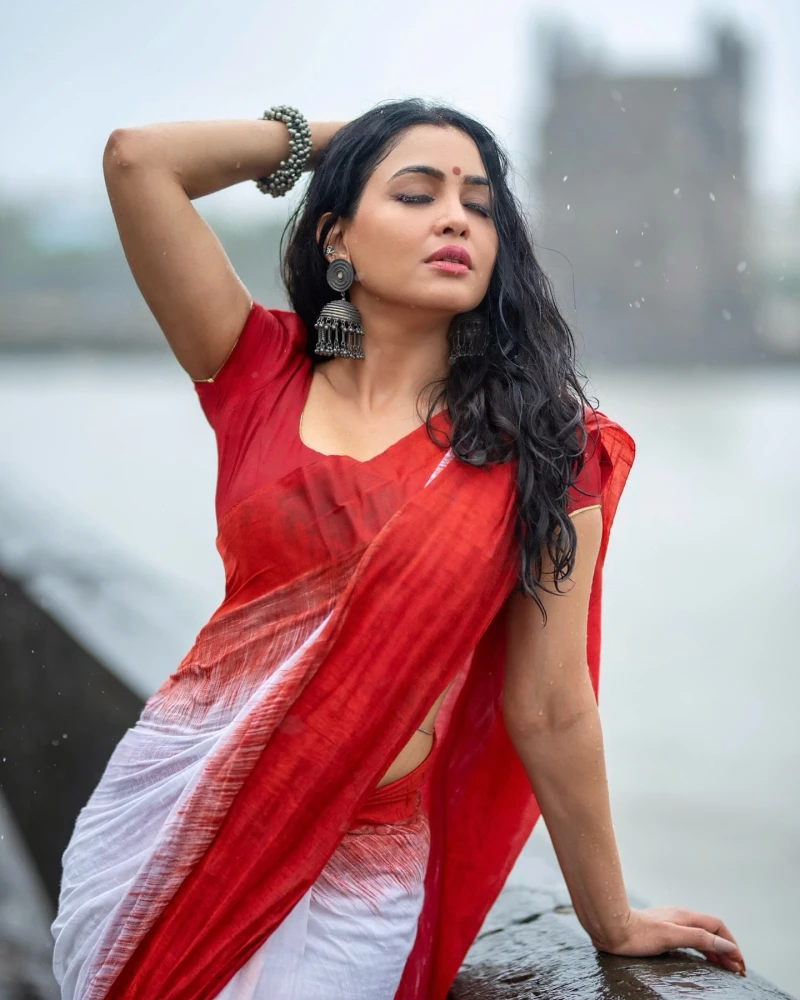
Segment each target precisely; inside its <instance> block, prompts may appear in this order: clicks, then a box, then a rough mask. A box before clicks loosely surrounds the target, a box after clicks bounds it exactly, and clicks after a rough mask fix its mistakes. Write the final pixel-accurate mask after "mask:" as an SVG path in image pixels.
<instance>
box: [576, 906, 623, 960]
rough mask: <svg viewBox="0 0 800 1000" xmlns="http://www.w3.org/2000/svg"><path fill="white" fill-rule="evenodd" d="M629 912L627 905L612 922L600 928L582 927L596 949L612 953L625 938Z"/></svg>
mask: <svg viewBox="0 0 800 1000" xmlns="http://www.w3.org/2000/svg"><path fill="white" fill-rule="evenodd" d="M631 913H632V911H631V908H630V907H628V908H627V909H626V910H625V912H624V913H623V914H622V915H621V916H620V918H618V919H616V920H615V921H614V923H613V924H609V925H607V926H604V927H601V928H598V927H584V930H585V931H586V933H587V934H588V935H589V938H590V939H591V942H592V944H593V945H594V947H595V948H596V949H597V950H598V951H607V952H610V953H612V954H613V953H614V952H615V951H616V950H617V949H618V948H619V947H621V945H622V944H623V942H624V941H626V940H627V936H628V927H629V925H630V920H631Z"/></svg>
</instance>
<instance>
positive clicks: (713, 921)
mask: <svg viewBox="0 0 800 1000" xmlns="http://www.w3.org/2000/svg"><path fill="white" fill-rule="evenodd" d="M670 920H671V921H672V923H673V924H681V925H682V926H683V927H701V928H702V929H703V930H704V931H710V933H711V934H717V935H719V936H720V937H723V938H725V939H726V940H727V941H730V942H732V943H733V944H735V945H736V947H737V948H738V947H739V943H738V941H737V940H736V938H735V937H734V936H733V934H731V932H730V931H729V930H728V928H727V927H726V926H725V924H724V923H723V922H722V921H721V920H720V919H719V917H714V916H712V915H711V914H710V913H697V912H695V911H694V910H685V909H683V908H682V907H679V906H678V907H675V908H674V911H673V914H672V915H671V916H670Z"/></svg>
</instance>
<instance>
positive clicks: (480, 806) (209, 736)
mask: <svg viewBox="0 0 800 1000" xmlns="http://www.w3.org/2000/svg"><path fill="white" fill-rule="evenodd" d="M287 124H288V125H289V128H288V129H287ZM306 168H310V169H313V171H314V173H313V176H312V179H311V183H310V185H309V188H308V191H307V193H306V194H305V197H304V199H303V201H302V203H301V205H300V207H299V208H298V211H297V214H296V216H295V218H294V226H293V229H292V233H291V238H290V240H289V243H288V245H287V247H286V249H285V254H284V258H283V274H284V280H285V284H286V287H287V290H288V293H289V298H290V301H291V303H292V305H293V307H294V309H293V311H286V310H280V309H267V308H265V307H264V306H262V305H261V304H260V303H257V302H254V301H253V300H252V299H251V297H250V295H249V293H248V291H247V290H246V289H245V288H244V287H243V285H242V283H241V282H240V281H239V280H238V278H237V276H236V275H235V274H234V273H233V271H232V269H231V267H230V265H229V263H228V261H227V259H226V257H225V254H224V253H223V251H222V249H221V247H220V246H219V244H218V243H217V241H216V239H215V238H214V236H213V234H212V233H211V231H210V230H209V229H208V227H207V226H206V225H205V223H204V222H203V220H202V219H201V218H200V216H199V215H198V214H197V213H196V211H195V209H194V208H193V206H192V200H193V199H195V198H198V197H201V196H202V195H206V194H210V193H211V192H213V191H217V190H219V189H221V188H224V187H226V186H229V185H231V184H234V183H236V182H238V181H242V180H245V179H250V180H257V181H258V183H259V187H260V188H261V190H262V191H264V192H265V193H266V192H269V193H272V194H273V195H279V194H282V193H284V192H285V191H286V190H287V189H288V187H290V186H291V184H292V183H294V181H296V179H297V177H298V176H299V174H300V172H301V171H302V170H304V169H306ZM104 169H105V176H106V183H107V187H108V190H109V195H110V199H111V205H112V208H113V211H114V216H115V219H116V222H117V226H118V228H119V233H120V237H121V240H122V244H123V247H124V250H125V254H126V256H127V259H128V261H129V264H130V266H131V270H132V272H133V275H134V277H135V279H136V281H137V284H138V286H139V288H140V289H141V291H142V294H143V296H144V298H145V299H146V301H147V303H148V305H149V306H150V308H151V310H152V311H153V314H154V315H155V317H156V319H157V321H158V323H159V325H160V326H161V328H162V330H163V331H164V334H165V336H166V338H167V340H168V342H169V344H170V347H171V348H172V350H173V351H174V353H175V356H176V358H177V359H178V361H179V363H180V364H181V365H182V367H183V368H184V369H185V371H186V372H187V374H188V375H189V376H190V377H191V378H192V379H193V380H194V381H195V385H196V390H197V393H198V396H199V401H200V403H201V405H202V407H203V410H204V412H205V414H206V417H207V418H208V421H209V423H210V424H211V426H212V427H213V429H214V432H215V434H216V439H217V445H218V454H219V473H218V485H217V496H216V504H217V518H218V525H219V533H218V538H217V546H218V549H219V551H220V554H221V556H222V559H223V562H224V564H225V571H226V590H225V597H224V600H223V602H222V604H221V605H220V607H219V608H218V609H217V611H215V612H214V614H213V615H212V617H211V619H210V621H209V622H208V623H207V624H206V625H205V626H204V627H203V629H202V630H201V631H200V633H199V635H198V636H197V639H196V641H195V643H194V645H193V646H192V649H191V650H190V651H189V652H188V653H187V655H186V657H185V658H184V660H183V661H182V662H181V664H180V665H179V666H178V668H177V670H176V671H175V673H173V674H172V675H171V676H170V677H169V678H167V680H166V681H165V682H164V684H163V685H162V686H161V688H160V689H159V690H158V691H157V692H156V693H155V694H154V695H153V696H152V698H150V700H149V701H148V702H147V704H146V706H145V708H144V710H143V712H142V715H141V717H140V719H139V721H138V722H137V724H136V726H134V727H133V728H132V729H130V730H128V732H127V733H126V735H125V736H124V737H123V739H122V741H121V742H120V744H119V745H118V746H117V748H116V749H115V751H114V754H113V755H112V757H111V760H110V761H109V764H108V767H107V768H106V771H105V773H104V775H103V777H102V779H101V781H100V783H99V785H98V787H97V789H96V790H95V792H94V793H93V795H92V797H91V799H90V801H89V802H88V803H87V805H86V806H85V808H84V809H83V810H82V811H81V814H80V816H79V817H78V821H77V823H76V827H75V831H74V833H73V836H72V839H71V841H70V844H69V846H68V848H67V851H66V852H65V855H64V875H63V880H62V889H61V898H60V904H59V912H58V915H57V917H56V919H55V921H54V924H53V933H54V936H55V939H56V947H55V960H54V962H55V971H56V975H57V978H58V979H59V982H60V983H61V988H62V995H63V996H64V997H68V998H71V1000H72V998H74V1000H77V998H78V997H80V998H82V1000H87V998H88V1000H99V998H101V997H102V998H119V997H139V998H148V1000H149V998H152V1000H155V998H158V1000H178V998H180V1000H190V998H191V1000H195V998H201V997H202V998H212V997H216V998H219V1000H264V998H269V1000H272V998H289V1000H292V998H297V1000H301V998H302V1000H315V998H323V997H324V998H326V1000H337V998H342V1000H344V998H348V1000H352V998H355V1000H390V998H392V997H397V998H402V1000H412V998H435V1000H443V998H444V997H445V995H446V993H447V989H448V987H449V985H450V983H451V981H452V979H453V978H454V976H455V975H456V973H457V971H458V968H459V965H460V963H461V961H462V959H463V957H464V955H465V954H466V951H467V950H468V948H469V946H470V944H471V942H472V941H473V939H474V937H475V935H476V934H477V932H478V930H479V928H480V925H481V923H482V921H483V918H484V917H485V915H486V913H487V911H488V909H489V907H490V906H491V904H492V903H493V901H494V900H495V898H496V897H497V894H498V893H499V891H500V889H501V888H502V885H503V882H504V879H505V878H506V876H507V874H508V872H509V870H510V868H511V866H512V864H513V862H514V860H515V859H516V857H517V855H518V853H519V851H520V849H521V848H522V846H523V844H524V842H525V840H526V839H527V837H528V836H529V834H530V832H531V830H532V828H533V826H534V823H535V822H536V820H537V819H538V817H539V815H540V811H541V813H542V814H543V815H544V817H545V819H546V822H547V825H548V829H549V831H550V833H551V835H552V838H553V841H554V844H555V847H556V851H557V854H558V858H559V861H560V864H561V866H562V869H563V872H564V876H565V879H566V882H567V885H568V887H569V890H570V893H571V895H572V899H573V902H574V906H575V910H576V912H577V914H578V916H579V918H580V920H581V923H582V924H583V926H584V927H585V929H586V930H587V932H588V934H589V935H590V937H591V940H592V942H593V943H594V945H595V947H597V948H598V949H601V950H604V951H609V952H614V953H617V954H622V955H652V954H658V953H660V952H662V951H665V950H667V949H669V948H674V947H678V946H689V947H694V948H698V949H700V950H702V951H704V953H705V954H706V955H707V957H708V958H709V959H711V960H713V961H716V962H718V963H719V964H721V965H723V966H725V967H726V968H728V969H731V970H736V971H743V968H744V963H743V959H742V956H741V953H740V951H739V949H738V947H737V945H736V943H735V942H734V940H733V938H732V937H731V935H730V932H729V931H728V930H727V928H726V927H725V926H724V924H722V922H721V921H719V920H718V919H716V918H714V917H712V916H708V915H705V914H700V913H694V912H692V911H689V910H685V909H681V908H678V907H665V908H657V909H647V910H635V909H632V908H630V907H629V906H628V903H627V899H626V894H625V889H624V885H623V882H622V876H621V872H620V866H619V860H618V856H617V850H616V846H615V842H614V837H613V831H612V826H611V819H610V815H609V803H608V795H607V790H606V782H605V770H604V764H603V757H602V739H601V732H600V724H599V717H598V713H597V704H596V698H597V690H598V670H599V643H600V617H599V616H600V596H601V574H602V566H603V560H604V557H605V551H606V546H607V544H608V537H609V531H610V527H611V523H612V520H613V517H614V512H615V509H616V505H617V502H618V500H619V496H620V494H621V491H622V488H623V485H624V482H625V479H626V477H627V474H628V471H629V469H630V466H631V463H632V461H633V450H634V449H633V442H632V441H631V439H630V437H629V436H628V435H627V434H626V432H625V431H624V430H623V429H622V428H621V427H620V426H619V425H617V424H615V423H614V422H613V421H611V420H609V419H608V418H607V417H605V416H604V415H603V414H602V413H600V412H598V411H594V410H592V408H591V407H589V406H588V403H587V401H586V399H585V397H584V395H583V391H582V388H581V385H580V382H579V379H578V377H577V374H576V366H575V359H574V345H573V341H572V337H571V334H570V331H569V329H568V328H567V326H566V324H565V323H564V320H563V319H562V317H561V316H560V314H559V312H558V310H557V308H556V306H555V304H554V300H553V297H552V293H551V290H550V286H549V284H548V282H547V280H546V278H545V276H544V274H543V273H542V271H541V269H540V267H539V265H538V263H537V261H536V258H535V256H534V253H533V249H532V243H531V240H530V237H529V235H528V232H527V230H526V227H525V223H524V219H523V214H522V212H521V210H520V208H519V206H518V204H517V203H516V201H515V199H514V197H513V195H512V193H511V191H510V189H509V186H508V182H507V176H508V162H507V158H506V156H505V154H504V153H503V151H502V150H501V149H500V148H499V147H498V145H497V142H496V140H495V139H494V137H493V136H492V135H491V133H490V132H489V131H488V130H487V129H486V128H484V127H483V126H481V125H480V124H478V123H477V122H475V121H474V120H473V119H471V118H469V117H467V116H465V115H463V114H461V113H459V112H457V111H455V110H452V109H449V108H446V107H430V106H428V105H426V104H425V103H423V102H421V101H416V100H407V101H397V102H388V103H385V104H382V105H379V106H378V107H376V108H373V109H372V110H371V111H369V112H367V113H366V114H364V115H362V116H361V117H360V118H358V119H356V120H355V121H353V122H350V123H347V124H345V123H313V124H312V125H311V126H310V127H309V126H307V123H306V122H305V119H303V118H302V116H301V115H300V114H299V112H295V111H294V109H286V108H282V109H272V111H271V112H265V120H261V121H258V122H248V121H230V122H198V123H192V122H182V123H176V124H169V125H158V126H150V127H147V128H143V129H133V130H122V131H116V132H114V133H113V134H112V135H111V137H110V139H109V142H108V145H107V148H106V154H105V158H104ZM331 289H333V292H332V291H331ZM348 292H349V300H348V299H347V297H346V294H347V293H348ZM337 295H338V298H337ZM314 331H316V338H315V336H314ZM321 359H322V360H321ZM423 414H424V416H423ZM587 845H591V849H590V850H587Z"/></svg>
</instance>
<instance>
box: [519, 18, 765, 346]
mask: <svg viewBox="0 0 800 1000" xmlns="http://www.w3.org/2000/svg"><path fill="white" fill-rule="evenodd" d="M713 47H714V52H715V58H714V60H713V64H712V65H711V66H710V68H709V69H708V70H707V72H705V73H699V74H697V75H692V76H686V75H678V74H674V75H673V74H669V75H652V76H645V75H631V76H618V75H613V74H611V73H609V72H606V70H605V69H604V68H603V66H602V65H601V64H600V61H599V60H598V59H596V58H595V57H593V56H590V55H587V53H586V52H585V51H583V50H582V48H581V45H580V44H579V43H578V42H577V41H576V40H575V38H574V36H572V35H571V34H570V33H569V32H568V31H565V30H563V29H561V30H559V31H557V32H554V33H551V35H550V37H549V40H548V41H547V42H546V56H547V65H548V69H547V72H548V78H549V80H548V82H549V89H550V98H551V99H550V104H549V110H548V112H547V113H546V116H545V119H544V123H543V127H542V131H541V135H540V138H539V158H538V162H539V166H538V170H537V177H536V179H535V182H536V187H537V188H538V194H539V201H538V205H537V214H536V216H535V236H536V241H537V244H539V245H540V246H541V248H542V249H541V250H540V256H541V258H542V261H543V264H544V266H545V267H546V269H547V271H548V273H549V274H550V276H551V278H552V279H553V282H554V285H555V287H556V290H557V294H558V298H559V304H560V305H561V307H562V308H563V310H564V313H565V315H566V316H567V318H568V319H569V320H570V322H571V324H572V326H573V328H574V329H575V330H576V332H577V334H578V339H579V343H580V344H581V346H582V347H583V345H584V344H585V349H584V351H585V353H584V357H585V359H586V361H587V362H589V363H591V362H592V361H599V362H601V363H602V362H614V363H625V362H674V363H681V364H685V363H692V362H710V363H751V362H758V361H763V360H772V359H773V346H774V343H773V342H771V341H770V340H769V339H768V338H764V337H762V336H760V335H759V332H758V325H759V324H758V320H757V311H758V310H757V306H758V300H759V295H760V275H759V266H758V264H757V262H756V261H755V260H754V249H755V248H754V245H753V244H754V239H753V225H752V223H753V219H752V211H753V210H752V206H751V198H750V194H749V185H748V177H747V149H746V145H747V134H746V132H745V123H744V106H745V96H746V89H747V78H748V73H747V69H748V52H747V49H746V47H745V45H744V44H743V42H742V41H741V40H740V39H739V38H738V37H737V36H736V34H735V33H734V31H733V30H732V29H731V28H729V27H727V26H721V27H720V26H717V27H716V28H715V29H713ZM539 206H541V207H540V208H539ZM544 248H547V249H546V250H545V249H544Z"/></svg>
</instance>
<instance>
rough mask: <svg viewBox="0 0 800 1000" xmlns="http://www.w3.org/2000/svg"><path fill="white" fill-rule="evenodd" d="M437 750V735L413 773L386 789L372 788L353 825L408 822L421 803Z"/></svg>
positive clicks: (392, 782)
mask: <svg viewBox="0 0 800 1000" xmlns="http://www.w3.org/2000/svg"><path fill="white" fill-rule="evenodd" d="M435 747H436V734H435V733H434V736H433V741H432V744H431V749H430V750H429V751H428V754H427V756H426V757H425V759H424V760H423V761H422V762H421V763H420V764H418V765H417V766H416V767H415V768H414V769H413V771H409V772H408V774H404V775H403V777H402V778H397V779H396V780H395V781H390V782H389V783H388V784H386V785H380V786H379V787H377V788H373V789H372V791H371V792H370V793H369V796H368V797H367V799H366V801H365V802H364V804H363V805H362V806H361V808H360V809H359V811H358V814H357V815H356V816H355V818H354V820H353V822H354V823H356V824H357V823H399V822H400V821H401V820H404V819H409V818H410V817H411V816H413V815H414V813H415V812H416V811H417V809H418V808H419V806H420V804H421V802H422V791H421V789H422V785H423V782H424V781H425V776H426V774H427V773H428V771H429V769H430V766H431V763H432V762H433V751H434V749H435Z"/></svg>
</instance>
